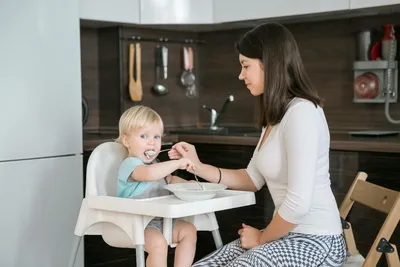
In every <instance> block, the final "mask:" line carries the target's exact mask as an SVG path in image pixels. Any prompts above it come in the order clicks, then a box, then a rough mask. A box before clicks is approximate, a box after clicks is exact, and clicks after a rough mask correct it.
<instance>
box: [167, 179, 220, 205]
mask: <svg viewBox="0 0 400 267" xmlns="http://www.w3.org/2000/svg"><path fill="white" fill-rule="evenodd" d="M201 184H202V185H203V187H204V189H205V190H203V189H202V188H201V186H200V185H199V184H198V183H197V182H189V183H176V184H168V185H165V186H164V188H165V189H168V190H169V191H171V192H172V193H174V195H175V196H176V197H177V198H179V199H182V200H185V201H199V200H206V199H211V198H213V197H215V195H216V194H217V192H219V191H222V190H225V189H226V188H227V186H226V185H223V184H213V183H201Z"/></svg>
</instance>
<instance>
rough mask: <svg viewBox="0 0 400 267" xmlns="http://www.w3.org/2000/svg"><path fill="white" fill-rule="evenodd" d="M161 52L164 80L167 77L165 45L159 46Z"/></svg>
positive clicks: (166, 50)
mask: <svg viewBox="0 0 400 267" xmlns="http://www.w3.org/2000/svg"><path fill="white" fill-rule="evenodd" d="M161 53H162V65H163V71H164V80H166V79H168V48H167V47H166V46H164V45H163V46H162V47H161Z"/></svg>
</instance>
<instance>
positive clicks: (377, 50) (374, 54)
mask: <svg viewBox="0 0 400 267" xmlns="http://www.w3.org/2000/svg"><path fill="white" fill-rule="evenodd" d="M381 47H382V46H381V42H376V43H375V44H374V45H373V46H372V49H371V60H377V59H380V58H381V57H382V56H381Z"/></svg>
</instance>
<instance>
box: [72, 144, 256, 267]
mask: <svg viewBox="0 0 400 267" xmlns="http://www.w3.org/2000/svg"><path fill="white" fill-rule="evenodd" d="M126 157H127V151H126V149H125V148H124V147H123V146H122V145H121V144H118V143H114V142H106V143H103V144H101V145H99V146H98V147H96V148H95V150H94V151H93V152H92V154H91V155H90V157H89V161H88V165H87V177H86V196H85V198H84V199H83V201H82V205H81V209H80V212H79V216H78V221H77V224H76V227H75V235H77V236H78V237H80V238H78V239H77V242H76V246H75V249H76V251H77V249H78V247H79V243H80V240H81V237H82V236H84V235H101V236H102V237H103V240H104V241H105V242H106V243H107V244H108V245H110V246H113V247H119V248H135V249H136V266H137V267H144V266H145V260H144V229H145V228H146V226H147V224H148V223H149V222H150V220H151V219H153V218H154V217H163V218H164V223H163V235H164V237H165V238H166V240H167V243H168V244H169V245H170V246H171V247H174V246H175V245H176V244H173V243H172V219H174V218H180V219H182V220H185V221H187V222H191V223H192V224H193V225H194V226H195V227H196V229H197V230H198V231H211V232H212V234H213V238H214V242H215V246H216V247H217V248H219V247H221V246H222V245H223V244H222V239H221V236H220V233H219V227H218V222H217V219H216V216H215V213H214V211H218V210H226V209H232V208H237V207H242V206H248V205H253V204H255V196H254V193H253V192H245V191H234V190H225V191H221V192H220V193H219V194H217V196H216V197H214V198H213V199H209V200H204V201H196V202H185V201H182V200H180V199H178V198H176V197H175V196H174V195H169V196H163V197H155V198H148V199H127V198H119V197H116V194H117V175H118V169H119V166H120V164H121V162H122V161H123V160H124V159H125V158H126ZM76 251H74V252H73V253H74V254H73V255H72V257H71V263H70V266H71V267H73V264H74V261H75V257H76Z"/></svg>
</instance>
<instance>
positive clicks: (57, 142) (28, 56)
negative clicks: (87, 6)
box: [0, 0, 83, 267]
mask: <svg viewBox="0 0 400 267" xmlns="http://www.w3.org/2000/svg"><path fill="white" fill-rule="evenodd" d="M81 103H82V102H81V71H80V41H79V16H78V0H1V1H0V266H1V267H67V264H68V261H69V258H70V255H71V250H72V246H73V241H74V238H75V236H74V235H73V232H74V228H75V223H76V219H77V216H78V212H79V208H80V203H81V201H82V197H83V173H82V168H83V167H82V164H83V163H82V115H81V114H82V111H81V109H82V104H81ZM75 266H76V267H82V266H83V249H82V244H81V248H80V250H79V255H78V259H77V263H76V264H75Z"/></svg>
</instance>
